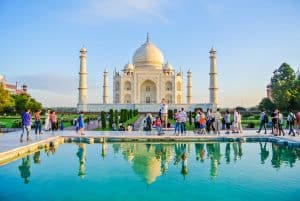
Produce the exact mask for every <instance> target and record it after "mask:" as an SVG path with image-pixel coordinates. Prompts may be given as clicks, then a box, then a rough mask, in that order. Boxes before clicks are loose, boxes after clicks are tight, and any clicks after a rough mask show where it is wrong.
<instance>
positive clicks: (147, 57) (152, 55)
mask: <svg viewBox="0 0 300 201" xmlns="http://www.w3.org/2000/svg"><path fill="white" fill-rule="evenodd" d="M132 63H133V64H134V66H135V67H139V66H144V65H152V66H154V67H156V68H161V67H162V66H163V63H164V56H163V54H162V52H161V51H160V49H159V48H157V47H156V46H155V45H154V44H153V43H151V42H149V38H148V37H147V41H146V43H144V44H143V45H142V46H141V47H140V48H138V49H137V50H136V51H135V53H134V55H133V58H132Z"/></svg>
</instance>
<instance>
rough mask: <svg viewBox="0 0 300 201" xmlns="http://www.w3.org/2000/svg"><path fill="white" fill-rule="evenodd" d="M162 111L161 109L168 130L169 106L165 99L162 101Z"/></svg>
mask: <svg viewBox="0 0 300 201" xmlns="http://www.w3.org/2000/svg"><path fill="white" fill-rule="evenodd" d="M160 109H161V115H162V121H163V123H164V127H165V128H167V126H168V105H167V103H166V99H164V98H163V99H162V100H161V104H160Z"/></svg>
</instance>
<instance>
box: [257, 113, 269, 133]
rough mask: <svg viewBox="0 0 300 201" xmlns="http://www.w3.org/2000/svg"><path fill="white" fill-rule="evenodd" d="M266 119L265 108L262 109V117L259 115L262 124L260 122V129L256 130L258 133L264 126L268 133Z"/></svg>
mask: <svg viewBox="0 0 300 201" xmlns="http://www.w3.org/2000/svg"><path fill="white" fill-rule="evenodd" d="M266 119H267V115H266V112H265V111H264V110H261V112H260V117H259V120H260V124H259V129H258V131H256V132H257V133H260V131H261V129H262V127H264V129H265V134H267V128H266Z"/></svg>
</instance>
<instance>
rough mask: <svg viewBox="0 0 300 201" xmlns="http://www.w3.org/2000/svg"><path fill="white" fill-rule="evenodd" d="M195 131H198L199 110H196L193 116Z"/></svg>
mask: <svg viewBox="0 0 300 201" xmlns="http://www.w3.org/2000/svg"><path fill="white" fill-rule="evenodd" d="M194 123H195V132H196V133H198V132H199V125H200V110H197V111H196V116H195V122H194Z"/></svg>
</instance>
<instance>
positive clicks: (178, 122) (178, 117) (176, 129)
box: [174, 111, 181, 135]
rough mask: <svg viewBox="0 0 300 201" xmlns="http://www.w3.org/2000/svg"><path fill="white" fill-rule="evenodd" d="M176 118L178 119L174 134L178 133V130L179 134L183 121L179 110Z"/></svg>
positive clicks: (175, 115)
mask: <svg viewBox="0 0 300 201" xmlns="http://www.w3.org/2000/svg"><path fill="white" fill-rule="evenodd" d="M174 118H175V120H176V123H175V132H174V134H175V135H176V131H178V135H179V133H180V127H181V121H180V116H179V112H178V111H176V112H175V114H174Z"/></svg>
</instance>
